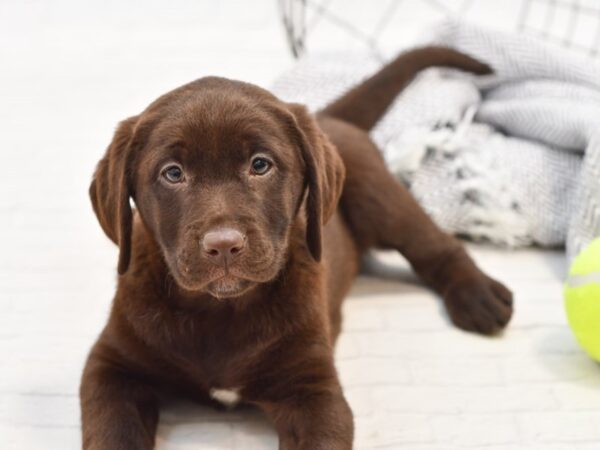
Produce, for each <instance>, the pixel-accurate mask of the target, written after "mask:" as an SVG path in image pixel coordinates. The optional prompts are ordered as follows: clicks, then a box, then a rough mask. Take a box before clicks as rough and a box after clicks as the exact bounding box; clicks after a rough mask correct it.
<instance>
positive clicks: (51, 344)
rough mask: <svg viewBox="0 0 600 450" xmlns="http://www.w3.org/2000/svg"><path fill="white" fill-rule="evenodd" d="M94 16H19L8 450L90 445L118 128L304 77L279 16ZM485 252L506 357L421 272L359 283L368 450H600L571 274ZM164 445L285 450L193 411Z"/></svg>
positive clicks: (181, 5) (185, 10)
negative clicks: (503, 304) (87, 410)
mask: <svg viewBox="0 0 600 450" xmlns="http://www.w3.org/2000/svg"><path fill="white" fill-rule="evenodd" d="M86 3H87V2H76V1H75V0H58V1H53V2H44V1H41V0H30V1H27V2H24V1H17V0H6V1H3V2H1V3H0V65H1V69H0V157H1V160H0V161H1V163H2V165H1V167H2V171H1V176H0V308H1V311H2V313H1V314H0V449H2V450H5V449H6V450H11V449H40V448H43V449H48V450H50V449H57V450H64V449H75V448H78V447H79V446H80V437H79V407H78V398H77V390H78V383H79V376H80V373H81V368H82V364H83V361H84V358H85V356H86V353H87V351H88V349H89V347H90V345H91V344H92V342H93V341H94V339H95V337H96V335H97V334H98V332H99V331H100V329H101V327H102V325H103V323H104V321H105V319H106V315H107V312H108V309H109V305H110V300H111V297H112V294H113V290H114V280H115V271H114V269H115V264H116V250H115V248H113V246H112V245H111V244H110V243H109V242H108V240H107V239H106V238H105V237H104V236H103V234H102V232H101V230H100V227H99V226H98V225H97V223H96V221H95V218H94V216H93V214H92V210H91V207H90V205H89V201H88V198H87V186H88V183H89V180H90V177H91V174H92V172H93V169H94V166H95V163H96V161H97V160H98V159H99V158H100V156H101V155H102V153H103V151H104V148H105V146H106V145H107V143H108V142H109V139H110V136H111V133H112V131H113V129H114V126H115V124H116V123H117V121H119V120H120V119H122V118H125V117H127V116H128V115H131V114H134V113H137V112H139V111H140V110H141V109H142V108H143V107H144V106H145V105H146V104H147V103H149V102H150V101H151V100H152V99H154V98H155V97H156V96H158V95H159V94H161V93H163V92H165V91H166V90H168V89H171V88H173V87H176V86H177V85H179V84H182V83H184V82H186V81H189V80H192V79H194V78H197V77H199V76H202V75H208V74H217V75H224V76H228V77H232V78H240V79H244V80H246V81H250V82H255V83H258V84H261V85H263V86H268V85H269V83H270V81H271V80H272V79H273V78H274V77H275V76H276V75H277V74H278V73H279V72H280V71H281V70H283V69H285V68H286V67H288V66H289V65H290V64H291V63H292V61H291V60H290V58H289V56H288V53H287V50H286V48H285V44H284V41H283V39H282V37H281V30H280V27H279V22H278V21H277V18H276V11H275V6H274V2H271V1H269V0H261V1H254V2H253V5H252V8H250V9H249V8H248V7H247V5H248V3H247V2H243V1H241V0H238V1H232V0H229V1H224V2H208V1H205V2H194V1H189V0H179V1H177V2H169V3H168V5H169V6H168V8H167V7H165V6H164V5H166V3H164V2H160V3H161V4H162V5H163V6H162V7H160V6H159V2H158V1H145V2H139V3H138V2H132V3H130V2H102V3H101V2H98V4H96V5H95V6H90V5H89V4H86ZM472 250H473V253H474V255H475V257H476V259H477V260H478V261H479V262H480V263H481V264H482V265H483V267H484V268H485V269H487V270H489V271H490V272H491V273H492V274H494V275H495V276H497V277H499V278H500V279H502V280H504V281H505V282H506V283H508V284H509V285H510V286H511V287H512V288H513V289H514V291H515V293H516V314H515V318H514V321H513V323H512V324H511V326H510V328H509V329H508V331H507V332H506V333H505V334H504V335H503V336H500V337H498V338H493V339H488V338H482V337H478V336H474V335H470V334H466V333H463V332H461V331H458V330H456V329H454V328H452V327H451V326H450V325H449V323H448V321H447V319H446V317H445V315H444V312H443V310H442V309H441V308H440V305H439V301H438V300H437V299H436V298H435V297H434V296H433V295H432V294H430V293H429V292H428V291H427V290H425V289H424V288H422V287H420V286H418V285H416V284H415V283H414V279H412V278H411V276H410V275H407V272H406V270H404V272H403V273H404V274H403V275H402V276H399V277H398V280H400V279H403V280H405V281H403V282H401V281H380V280H374V279H372V278H364V279H361V280H360V281H359V282H358V283H357V285H356V288H355V290H354V292H353V294H352V296H351V298H350V299H349V300H348V302H347V303H346V306H345V327H344V333H343V334H342V337H341V339H340V342H339V347H338V353H337V361H338V368H339V371H340V375H341V378H342V380H343V383H344V386H345V389H346V393H347V395H348V398H349V400H350V403H351V405H352V408H353V410H354V413H355V416H356V427H357V437H356V448H357V449H370V448H377V449H402V448H406V449H417V450H418V449H444V450H447V449H452V448H480V449H487V450H493V449H498V450H500V449H502V450H507V449H532V450H533V449H536V450H537V449H550V450H558V449H565V450H573V449H582V450H583V449H585V450H589V449H600V444H599V442H600V367H599V366H598V364H596V363H593V362H591V361H590V360H588V359H587V358H586V357H585V356H584V355H583V354H582V352H581V351H580V350H579V348H578V347H577V346H576V344H575V342H574V340H573V338H572V336H571V334H570V331H569V330H568V328H567V326H566V323H565V317H564V313H563V310H562V299H561V278H562V276H563V273H564V270H565V267H564V264H565V262H564V259H563V257H562V255H561V254H560V253H559V252H547V251H538V250H527V251H520V252H514V253H509V252H502V251H498V250H492V249H488V248H481V247H472ZM380 257H381V258H383V259H384V260H387V262H388V263H391V264H392V265H395V266H397V267H402V265H403V263H402V261H401V260H400V258H399V257H396V256H394V255H390V254H383V255H380ZM157 446H158V448H160V449H178V450H179V449H192V448H194V449H195V448H202V449H215V450H216V449H222V450H226V449H227V450H233V449H237V450H259V449H261V450H262V449H265V450H266V449H276V448H277V443H276V438H275V436H274V434H273V432H272V430H271V428H270V426H269V425H268V424H267V423H266V422H265V421H264V419H263V418H262V417H261V416H260V415H259V414H257V413H252V412H234V413H216V412H213V411H208V410H203V409H199V408H198V407H196V406H194V405H189V404H183V403H182V404H174V405H170V406H169V407H168V408H167V409H166V410H165V411H164V412H163V415H162V418H161V424H160V429H159V435H158V440H157Z"/></svg>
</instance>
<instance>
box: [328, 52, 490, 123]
mask: <svg viewBox="0 0 600 450" xmlns="http://www.w3.org/2000/svg"><path fill="white" fill-rule="evenodd" d="M432 66H444V67H453V68H456V69H461V70H464V71H466V72H472V73H475V74H478V75H486V74H490V73H492V69H491V68H490V67H489V66H488V65H486V64H484V63H482V62H480V61H477V60H476V59H473V58H471V57H470V56H467V55H465V54H464V53H460V52H458V51H456V50H453V49H451V48H447V47H422V48H417V49H415V50H410V51H408V52H405V53H401V54H400V55H399V56H398V57H397V58H396V59H394V60H393V61H392V62H390V63H389V64H387V65H386V66H384V67H383V68H382V69H381V70H380V71H379V72H377V73H376V74H374V75H373V76H371V77H370V78H367V79H366V80H365V81H363V82H362V83H361V84H359V85H358V86H356V87H354V88H353V89H351V90H350V91H348V92H347V93H346V94H344V95H343V96H342V97H340V98H338V99H337V100H335V101H334V102H333V103H331V104H330V105H329V106H326V107H325V108H324V109H323V110H321V112H320V113H321V114H323V115H326V116H330V117H336V118H338V119H341V120H344V121H346V122H349V123H351V124H354V125H356V126H357V127H359V128H361V129H363V130H365V131H369V130H370V129H371V128H373V126H375V124H376V123H377V121H378V120H379V119H380V118H381V117H382V116H383V115H384V114H385V112H386V111H387V109H388V107H389V106H390V105H391V104H392V102H393V101H394V98H396V96H397V95H398V94H399V93H400V92H401V91H402V90H403V89H404V88H405V87H406V86H407V85H408V84H409V83H410V82H411V80H412V79H413V78H414V77H415V76H416V75H417V74H418V73H419V72H420V71H421V70H423V69H426V68H428V67H432Z"/></svg>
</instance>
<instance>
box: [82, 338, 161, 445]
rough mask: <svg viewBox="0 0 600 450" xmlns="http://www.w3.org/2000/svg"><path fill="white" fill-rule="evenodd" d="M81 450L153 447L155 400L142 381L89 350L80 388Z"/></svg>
mask: <svg viewBox="0 0 600 450" xmlns="http://www.w3.org/2000/svg"><path fill="white" fill-rule="evenodd" d="M80 399H81V425H82V432H83V433H82V434H83V449H84V450H116V449H123V450H125V449H127V450H129V449H131V450H133V449H136V450H150V449H152V448H154V440H155V433H156V425H157V423H158V401H157V398H156V396H155V394H154V392H153V391H152V390H151V388H150V387H149V386H147V385H146V384H144V383H143V381H142V380H139V379H135V378H134V377H132V376H131V375H130V374H128V373H126V372H124V371H123V369H122V368H119V367H117V366H116V365H115V364H114V363H113V361H111V359H110V358H107V357H106V355H103V354H102V352H101V351H99V350H98V346H96V347H95V349H94V350H92V353H91V354H90V357H89V358H88V361H87V363H86V367H85V370H84V373H83V378H82V381H81V388H80Z"/></svg>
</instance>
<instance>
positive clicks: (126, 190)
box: [89, 116, 138, 275]
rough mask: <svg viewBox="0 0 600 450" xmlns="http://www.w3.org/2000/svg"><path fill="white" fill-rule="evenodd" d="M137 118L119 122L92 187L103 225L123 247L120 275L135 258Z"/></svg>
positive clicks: (94, 205)
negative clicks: (132, 172)
mask: <svg viewBox="0 0 600 450" xmlns="http://www.w3.org/2000/svg"><path fill="white" fill-rule="evenodd" d="M137 119H138V118H137V116H135V117H130V118H129V119H126V120H124V121H123V122H121V123H120V124H119V126H118V128H117V131H115V135H114V137H113V140H112V142H111V143H110V145H109V146H108V149H107V150H106V154H105V155H104V157H103V158H102V159H101V160H100V162H99V163H98V167H97V168H96V172H95V173H94V178H93V180H92V184H91V185H90V190H89V193H90V198H91V200H92V206H93V207H94V212H95V213H96V217H98V221H99V222H100V226H102V229H103V230H104V233H106V235H107V236H108V237H109V238H110V239H111V240H112V241H113V242H114V243H115V244H117V245H118V246H119V265H118V272H119V275H122V274H124V273H125V272H126V271H127V268H128V267H129V260H130V258H131V229H132V212H131V206H130V204H129V198H130V196H131V195H132V189H131V180H130V179H129V178H130V177H129V169H130V165H131V141H132V138H133V135H134V128H135V124H136V123H137Z"/></svg>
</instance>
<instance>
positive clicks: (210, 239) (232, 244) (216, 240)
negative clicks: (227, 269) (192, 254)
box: [202, 228, 246, 266]
mask: <svg viewBox="0 0 600 450" xmlns="http://www.w3.org/2000/svg"><path fill="white" fill-rule="evenodd" d="M245 244H246V240H245V239H244V235H243V234H242V233H240V232H239V231H238V230H235V229H233V228H219V229H218V230H214V231H209V232H208V233H206V234H205V235H204V238H203V239H202V250H204V254H205V255H206V257H207V258H208V259H210V260H211V261H212V262H214V263H215V264H217V265H219V266H225V265H227V264H229V263H231V261H233V260H234V259H235V258H236V257H237V256H238V255H239V254H240V253H242V250H244V246H245Z"/></svg>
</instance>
